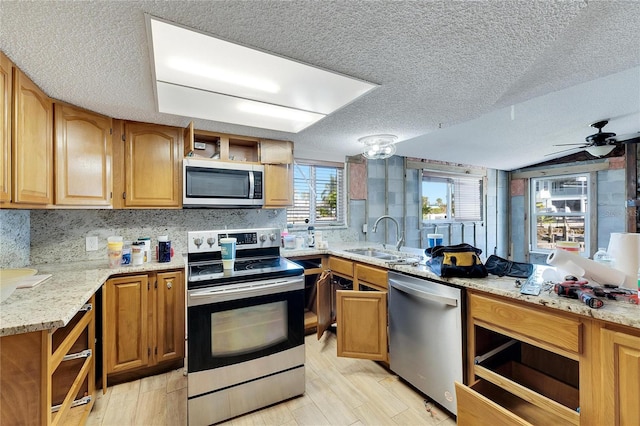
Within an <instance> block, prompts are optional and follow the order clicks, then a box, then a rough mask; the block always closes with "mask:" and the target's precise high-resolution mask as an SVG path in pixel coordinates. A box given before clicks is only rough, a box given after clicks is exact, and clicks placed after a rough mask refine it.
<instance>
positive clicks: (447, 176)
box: [419, 169, 486, 225]
mask: <svg viewBox="0 0 640 426" xmlns="http://www.w3.org/2000/svg"><path fill="white" fill-rule="evenodd" d="M421 171H422V174H421V180H420V203H419V204H420V215H419V217H420V221H421V222H422V223H423V224H426V225H429V224H436V225H437V224H439V223H440V224H445V223H465V222H484V221H485V216H486V214H485V213H486V212H485V207H486V206H485V191H486V188H485V179H486V177H485V176H483V175H475V174H462V173H460V174H458V173H439V172H437V171H435V172H434V171H431V170H429V169H422V170H421ZM425 178H427V179H429V178H431V179H433V180H434V181H442V182H443V183H446V185H447V195H446V202H447V217H446V218H443V219H426V218H424V216H423V214H422V198H423V197H424V196H425V194H424V192H423V184H424V181H425ZM462 180H473V181H477V182H478V189H479V190H480V193H479V196H478V199H477V203H478V204H477V206H478V213H479V215H480V217H479V218H464V217H463V218H460V217H456V216H455V192H456V191H455V188H456V186H458V184H459V183H458V182H459V181H462Z"/></svg>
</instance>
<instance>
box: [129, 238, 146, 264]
mask: <svg viewBox="0 0 640 426" xmlns="http://www.w3.org/2000/svg"><path fill="white" fill-rule="evenodd" d="M143 263H144V243H143V242H141V241H134V242H133V243H131V264H132V265H133V266H140V265H142V264H143Z"/></svg>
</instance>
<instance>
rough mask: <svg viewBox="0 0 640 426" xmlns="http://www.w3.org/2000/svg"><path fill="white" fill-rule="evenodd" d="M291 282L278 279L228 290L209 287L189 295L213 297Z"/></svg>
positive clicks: (197, 297) (264, 288)
mask: <svg viewBox="0 0 640 426" xmlns="http://www.w3.org/2000/svg"><path fill="white" fill-rule="evenodd" d="M290 283H291V282H290V281H276V282H273V283H269V284H260V285H248V286H244V287H240V288H233V289H227V290H215V289H209V290H202V291H196V292H193V293H190V294H189V297H191V298H192V299H199V298H203V297H211V296H216V295H220V294H235V293H246V292H247V291H251V290H258V291H259V290H266V289H269V288H274V287H283V286H284V285H286V284H290Z"/></svg>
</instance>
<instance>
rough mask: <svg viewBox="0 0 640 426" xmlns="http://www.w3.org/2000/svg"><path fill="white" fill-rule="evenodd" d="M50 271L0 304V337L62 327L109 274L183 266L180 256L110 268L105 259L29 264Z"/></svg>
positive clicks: (45, 271)
mask: <svg viewBox="0 0 640 426" xmlns="http://www.w3.org/2000/svg"><path fill="white" fill-rule="evenodd" d="M29 267H30V268H34V269H36V270H37V271H38V272H37V273H38V274H52V276H51V278H49V279H47V280H46V281H44V282H43V283H41V284H40V285H38V286H36V287H34V288H24V289H16V290H15V291H14V292H13V293H12V294H11V296H9V297H8V298H7V299H6V300H5V301H3V302H2V303H1V304H0V336H9V335H12V334H20V333H28V332H32V331H40V330H51V329H55V328H59V327H64V326H65V325H67V324H68V323H69V321H71V319H72V318H73V317H74V315H75V314H76V313H77V312H78V311H79V310H80V308H82V306H83V305H84V304H85V303H86V302H87V301H88V300H89V299H90V298H91V296H92V295H93V294H94V293H95V292H96V291H97V290H98V289H99V288H100V286H102V284H104V283H105V282H106V281H107V279H109V277H110V276H113V275H118V274H131V273H136V272H149V271H159V270H167V269H180V268H184V267H185V262H184V260H183V258H182V256H174V257H173V259H172V260H171V262H168V263H158V262H149V263H145V264H143V265H141V266H124V267H120V268H114V269H109V268H108V267H107V264H106V261H88V262H71V263H64V264H43V265H29Z"/></svg>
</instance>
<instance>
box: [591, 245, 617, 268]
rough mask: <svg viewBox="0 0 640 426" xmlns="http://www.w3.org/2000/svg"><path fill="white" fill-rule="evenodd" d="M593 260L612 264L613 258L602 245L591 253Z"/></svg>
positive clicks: (608, 264)
mask: <svg viewBox="0 0 640 426" xmlns="http://www.w3.org/2000/svg"><path fill="white" fill-rule="evenodd" d="M593 260H594V261H595V262H598V263H602V264H603V265H607V266H613V258H612V257H611V256H609V253H607V251H606V250H605V249H604V248H602V247H598V251H597V252H596V253H595V254H594V255H593Z"/></svg>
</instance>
